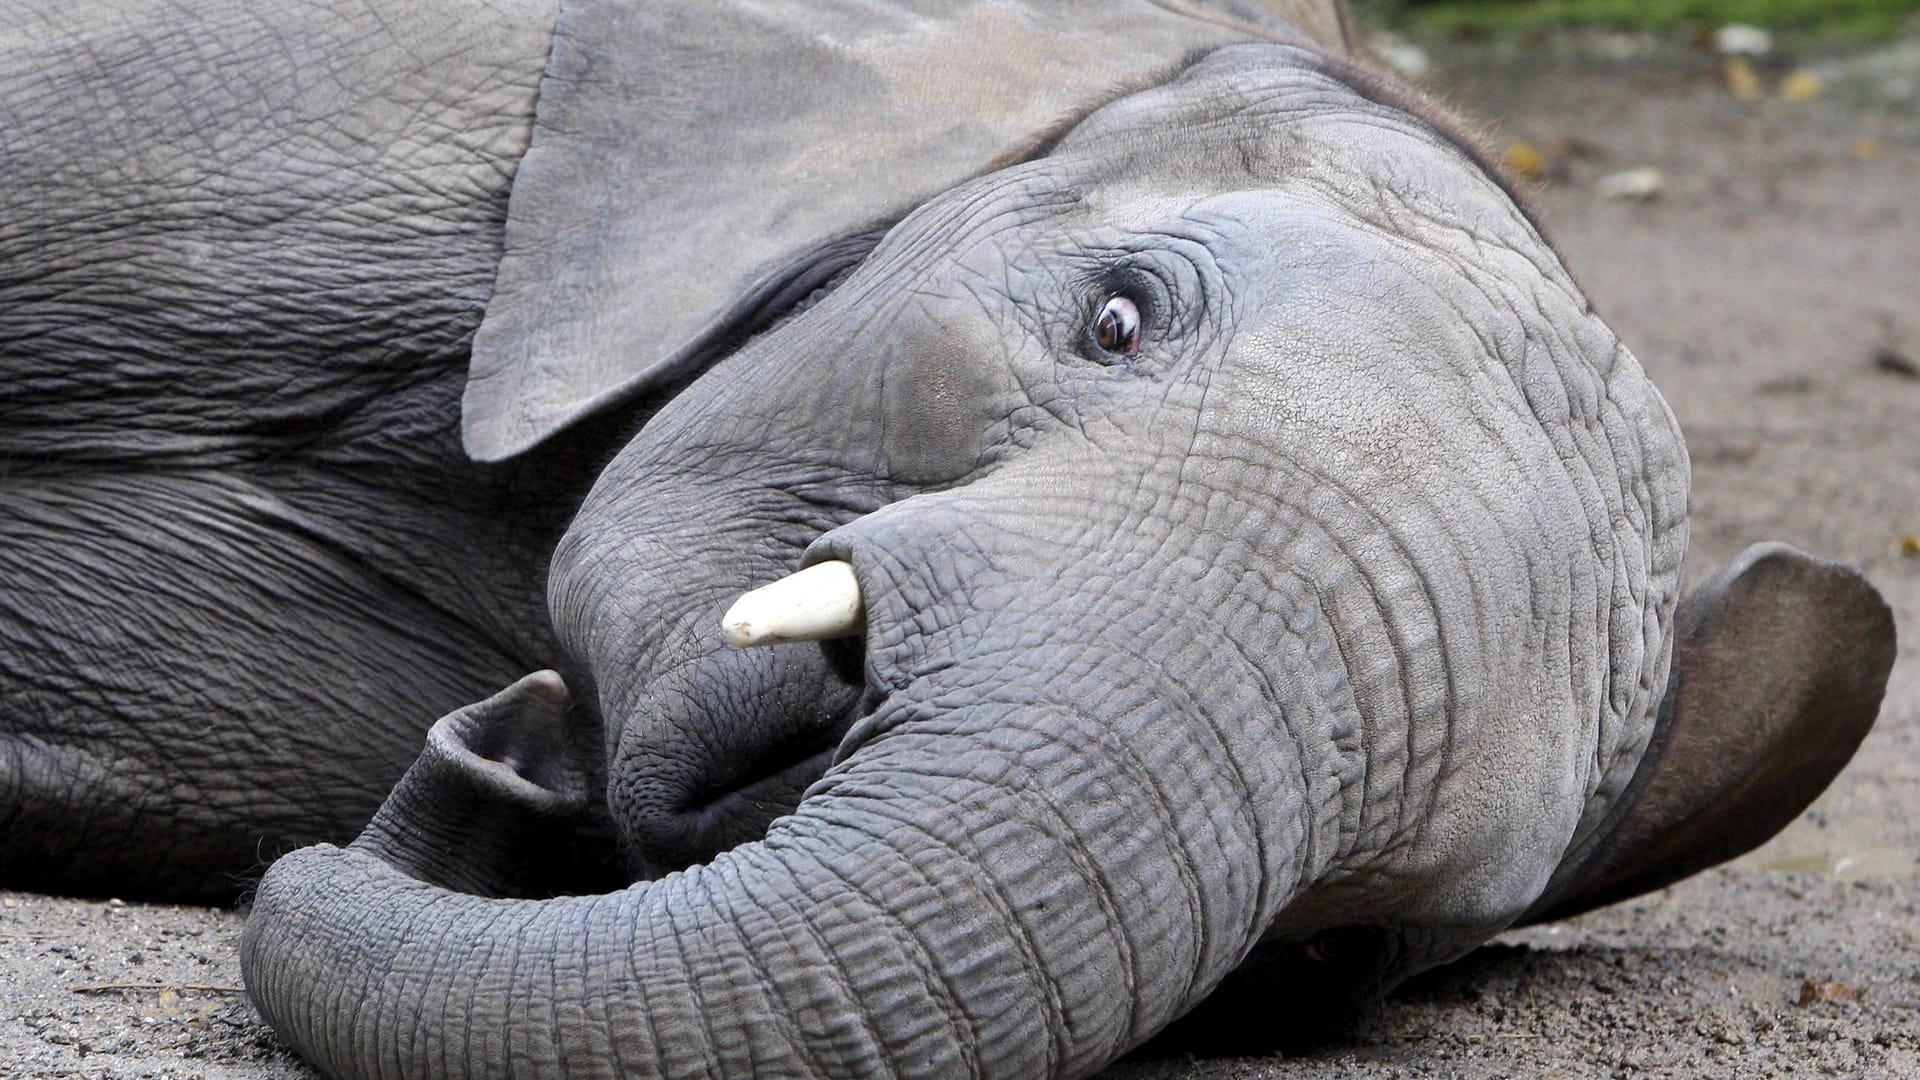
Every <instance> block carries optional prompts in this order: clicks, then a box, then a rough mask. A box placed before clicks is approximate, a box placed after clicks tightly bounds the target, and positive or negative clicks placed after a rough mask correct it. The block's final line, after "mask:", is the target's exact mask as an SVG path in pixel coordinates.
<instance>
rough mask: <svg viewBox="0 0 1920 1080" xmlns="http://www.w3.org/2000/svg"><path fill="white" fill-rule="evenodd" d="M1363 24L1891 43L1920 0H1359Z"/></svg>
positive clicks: (1461, 33) (1422, 30)
mask: <svg viewBox="0 0 1920 1080" xmlns="http://www.w3.org/2000/svg"><path fill="white" fill-rule="evenodd" d="M1352 5H1353V7H1354V9H1355V10H1356V12H1357V13H1358V14H1359V15H1360V17H1361V18H1362V20H1363V21H1366V22H1371V23H1373V24H1374V25H1384V26H1389V27H1392V28H1394V29H1398V30H1403V31H1405V32H1407V33H1410V34H1413V35H1415V36H1417V37H1443V38H1455V39H1462V38H1464V39H1474V38H1492V39H1504V40H1511V39H1515V38H1524V37H1529V36H1537V35H1542V34H1547V33H1550V32H1552V31H1554V30H1558V29H1564V28H1567V27H1580V26H1604V27H1612V28H1615V29H1621V30H1642V31H1657V32H1679V31H1681V30H1683V29H1685V28H1689V27H1706V28H1709V29H1711V28H1713V27H1716V26H1722V25H1725V24H1726V23H1747V24H1749V25H1752V26H1759V27H1764V28H1766V29H1768V30H1772V31H1774V32H1776V33H1779V34H1783V35H1786V36H1787V37H1789V38H1791V39H1793V40H1795V41H1798V42H1820V41H1837V40H1854V41H1884V40H1887V39H1889V38H1892V37H1894V36H1896V35H1897V34H1899V33H1900V32H1901V31H1902V30H1903V29H1906V28H1908V27H1909V26H1912V25H1913V24H1914V23H1915V22H1916V21H1917V20H1916V13H1920V0H1352Z"/></svg>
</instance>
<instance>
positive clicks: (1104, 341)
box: [1093, 296, 1140, 356]
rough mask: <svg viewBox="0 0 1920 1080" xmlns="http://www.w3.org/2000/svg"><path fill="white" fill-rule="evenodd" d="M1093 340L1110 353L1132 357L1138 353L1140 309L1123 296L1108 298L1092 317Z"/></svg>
mask: <svg viewBox="0 0 1920 1080" xmlns="http://www.w3.org/2000/svg"><path fill="white" fill-rule="evenodd" d="M1093 340H1094V342H1095V343H1096V344H1098V345H1099V346H1100V347H1101V348H1102V349H1105V350H1106V351H1107V352H1111V353H1121V354H1124V355H1126V356H1132V355H1133V354H1134V353H1136V352H1139V351H1140V309H1139V308H1138V307H1136V306H1134V303H1133V301H1131V300H1129V299H1127V298H1126V297H1124V296H1110V297H1108V298H1107V303H1106V306H1104V307H1102V308H1101V309H1100V314H1099V315H1096V316H1094V320H1093Z"/></svg>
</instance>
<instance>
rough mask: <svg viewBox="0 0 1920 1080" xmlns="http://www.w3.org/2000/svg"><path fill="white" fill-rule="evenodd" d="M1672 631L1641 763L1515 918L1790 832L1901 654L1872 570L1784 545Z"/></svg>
mask: <svg viewBox="0 0 1920 1080" xmlns="http://www.w3.org/2000/svg"><path fill="white" fill-rule="evenodd" d="M1673 641H1674V645H1673V666H1672V671H1671V674H1670V675H1669V676H1668V681H1667V693H1666V697H1665V699H1664V700H1663V701H1662V702H1661V706H1660V715H1659V719H1658V722H1657V726H1656V727H1655V729H1654V734H1653V738H1652V741H1651V742H1650V743H1649V744H1648V746H1647V751H1646V754H1645V755H1644V756H1643V757H1642V758H1641V761H1640V765H1639V768H1638V769H1637V770H1636V771H1635V773H1634V776H1633V779H1632V780H1631V781H1630V782H1629V783H1628V785H1627V787H1626V789H1625V791H1624V792H1622V795H1621V798H1620V799H1619V801H1618V802H1617V803H1616V804H1615V809H1614V810H1613V812H1612V813H1611V814H1610V815H1609V817H1608V818H1607V819H1606V820H1605V821H1603V822H1602V824H1601V826H1600V829H1599V830H1598V832H1597V835H1599V837H1600V839H1599V841H1598V842H1597V843H1596V844H1593V845H1591V846H1590V847H1589V848H1588V849H1587V850H1586V851H1585V852H1583V853H1582V854H1580V855H1579V856H1578V857H1577V858H1576V859H1575V860H1574V861H1573V862H1572V863H1571V864H1570V865H1567V866H1563V867H1562V868H1561V870H1560V872H1558V873H1556V874H1555V878H1554V881H1553V883H1552V884H1551V885H1550V886H1549V888H1548V890H1547V892H1546V894H1545V895H1543V896H1542V897H1541V899H1540V901H1539V902H1537V903H1536V904H1535V905H1534V907H1533V909H1532V910H1530V911H1529V912H1528V913H1527V915H1526V916H1524V917H1523V918H1522V920H1521V921H1522V922H1527V923H1531V922H1546V921H1550V920H1553V919H1562V918H1566V917H1568V916H1572V915H1577V914H1579V913H1581V912H1583V911H1588V910H1590V909H1592V908H1596V907H1600V906H1602V905H1605V904H1611V903H1613V902H1615V901H1618V900H1625V899H1627V898H1628V897H1632V896H1638V895H1639V894H1641V893H1645V892H1651V891H1652V890H1654V889H1658V888H1661V887H1663V886H1665V885H1669V884H1671V883H1673V882H1675V881H1678V880H1680V879H1681V878H1683V877H1686V876H1687V875H1689V874H1692V873H1695V872H1697V871H1700V870H1704V869H1706V868H1707V867H1709V866H1713V865H1715V864H1717V863H1721V862H1725V861H1726V860H1728V859H1731V858H1733V857H1734V856H1736V855H1740V854H1742V853H1744V852H1747V851H1750V850H1752V849H1753V848H1755V847H1758V846H1759V845H1760V844H1761V843H1763V842H1765V841H1766V840H1767V839H1768V838H1769V837H1771V836H1773V834H1774V833H1776V832H1779V831H1780V830H1781V829H1783V828H1785V827H1786V825H1787V824H1788V823H1789V822H1791V821H1792V820H1793V819H1794V818H1795V817H1796V816H1798V815H1799V813H1800V811H1801V810H1803V809H1805V808H1806V806H1807V805H1808V804H1809V803H1811V802H1812V801H1813V800H1814V799H1815V798H1816V797H1817V796H1818V795H1819V794H1820V792H1821V791H1823V790H1825V788H1826V786H1827V784H1828V782H1830V781H1831V780H1832V779H1833V777H1834V776H1835V775H1836V774H1837V773H1839V771H1840V769H1841V767H1842V766H1844V765H1846V763H1847V761H1848V760H1849V759H1850V758H1852V757H1853V752H1854V750H1855V749H1856V748H1857V747H1858V746H1859V745H1860V741H1861V740H1862V739H1864V738H1865V737H1866V734H1867V731H1868V729H1870V728H1871V727H1872V726H1873V721H1874V717H1875V716H1876V715H1877V714H1878V713H1879V711H1880V699H1881V695H1882V694H1883V693H1884V692H1885V690H1886V686H1887V674H1888V672H1889V671H1890V670H1892V667H1893V658H1894V651H1895V650H1894V629H1893V613H1892V612H1891V611H1889V610H1888V608H1887V605H1886V602H1885V601H1884V600H1882V599H1881V598H1880V594H1879V593H1878V592H1877V591H1875V590H1874V588H1873V586H1872V585H1869V584H1868V583H1867V581H1866V579H1865V578H1863V577H1861V576H1860V575H1859V574H1858V573H1856V572H1855V571H1853V570H1851V569H1849V568H1847V567H1844V566H1841V565H1838V564H1836V563H1831V562H1826V561H1824V560H1820V559H1815V558H1812V557H1810V556H1808V555H1806V554H1804V553H1802V552H1800V551H1797V550H1795V549H1794V548H1791V547H1788V546H1786V545H1785V544H1757V545H1755V546H1753V547H1750V548H1748V549H1747V550H1746V551H1744V552H1742V553H1741V554H1740V556H1739V557H1738V558H1736V559H1734V560H1733V562H1731V563H1729V564H1728V565H1726V566H1725V567H1723V568H1721V570H1720V571H1719V572H1718V573H1717V574H1715V575H1714V576H1713V577H1712V579H1710V580H1709V581H1708V582H1707V583H1706V584H1705V585H1703V586H1701V588H1700V589H1699V591H1698V592H1695V593H1694V594H1693V595H1691V596H1689V597H1688V598H1687V599H1686V600H1685V601H1683V602H1682V603H1681V605H1680V608H1679V610H1678V611H1677V612H1676V613H1675V615H1674V636H1673Z"/></svg>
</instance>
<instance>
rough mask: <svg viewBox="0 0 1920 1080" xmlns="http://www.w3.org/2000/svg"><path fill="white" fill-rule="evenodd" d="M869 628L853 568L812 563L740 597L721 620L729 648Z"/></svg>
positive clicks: (820, 638) (811, 638) (822, 637)
mask: <svg viewBox="0 0 1920 1080" xmlns="http://www.w3.org/2000/svg"><path fill="white" fill-rule="evenodd" d="M866 625H867V613H866V607H865V605H864V604H862V603H861V599H860V581H859V579H858V578H856V577H854V576H853V564H852V563H846V562H840V561H837V560H836V561H834V562H823V563H815V564H813V565H812V566H809V567H807V568H806V569H805V570H802V571H800V572H798V573H794V574H788V575H787V576H786V577H783V578H781V579H780V580H779V581H776V582H774V583H773V584H771V585H762V586H761V587H760V588H758V589H755V590H753V591H752V592H750V593H747V594H746V595H744V596H742V597H741V598H740V599H738V600H735V601H734V602H733V606H732V607H730V608H728V609H727V613H726V614H725V615H723V616H721V617H720V629H721V630H722V631H724V632H725V633H726V635H727V643H728V644H730V645H738V646H740V647H741V648H743V649H744V648H747V647H749V646H753V645H778V644H780V643H781V642H785V641H825V640H827V639H828V638H839V637H852V636H853V635H855V634H858V633H860V631H862V630H864V629H865V628H866Z"/></svg>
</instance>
